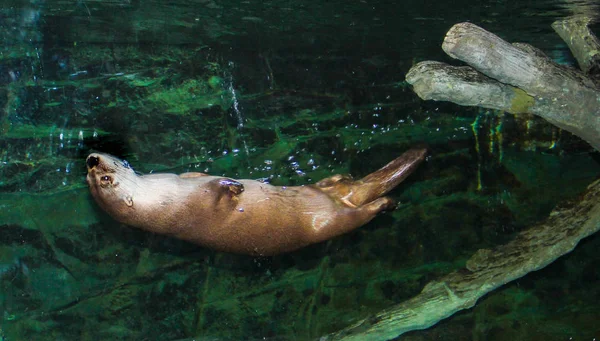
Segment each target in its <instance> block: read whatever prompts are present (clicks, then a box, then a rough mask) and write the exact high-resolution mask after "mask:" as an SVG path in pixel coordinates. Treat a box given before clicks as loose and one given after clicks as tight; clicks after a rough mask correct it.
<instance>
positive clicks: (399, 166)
mask: <svg viewBox="0 0 600 341" xmlns="http://www.w3.org/2000/svg"><path fill="white" fill-rule="evenodd" d="M426 154H427V148H424V147H417V148H413V149H410V150H408V151H406V152H405V153H404V154H402V155H400V156H399V157H398V158H396V159H395V160H393V161H392V162H390V163H388V164H387V165H385V166H383V167H382V168H380V169H379V170H377V171H375V172H373V173H371V174H369V175H367V176H365V177H364V178H362V179H360V180H357V181H354V182H353V183H352V185H351V187H352V189H351V190H350V193H348V194H349V195H348V196H347V197H346V198H345V199H346V200H348V201H349V202H351V203H352V204H354V205H356V206H362V205H363V204H366V203H369V202H371V201H373V200H375V199H377V198H379V197H382V196H384V195H385V194H386V193H388V192H389V191H391V190H392V189H394V187H396V186H398V184H400V183H401V182H402V181H404V179H406V178H407V177H408V176H409V175H410V174H411V173H412V172H414V170H415V169H416V168H417V167H418V166H419V164H420V163H421V162H422V161H423V160H425V156H426Z"/></svg>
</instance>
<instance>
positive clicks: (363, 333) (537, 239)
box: [321, 18, 600, 340]
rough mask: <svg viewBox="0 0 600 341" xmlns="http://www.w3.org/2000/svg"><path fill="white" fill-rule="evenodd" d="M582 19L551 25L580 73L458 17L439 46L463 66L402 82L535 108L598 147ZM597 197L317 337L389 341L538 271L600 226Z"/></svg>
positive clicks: (598, 190) (595, 187) (429, 91)
mask: <svg viewBox="0 0 600 341" xmlns="http://www.w3.org/2000/svg"><path fill="white" fill-rule="evenodd" d="M588 22H589V20H586V19H582V18H571V19H568V20H565V21H562V22H558V23H555V24H554V25H553V27H554V28H555V29H556V30H557V31H559V33H560V35H561V37H562V38H563V39H564V40H566V41H567V44H568V45H569V47H570V48H571V49H572V50H573V51H574V52H575V54H576V55H578V57H576V58H577V59H578V61H579V63H580V64H581V67H582V69H583V70H584V71H585V72H581V71H578V70H574V69H569V68H566V67H563V66H559V65H557V64H555V63H554V62H552V61H551V60H550V59H549V58H547V57H546V56H545V55H544V54H543V53H542V52H541V51H539V50H537V49H535V48H534V47H532V46H529V45H525V44H509V43H506V42H505V41H503V40H502V39H500V38H498V37H497V36H495V35H493V34H491V33H489V32H487V31H485V30H483V29H481V28H479V27H477V26H475V25H473V24H469V23H462V24H458V25H455V26H454V27H452V28H451V29H450V31H448V34H447V35H446V39H445V41H444V44H443V45H442V47H443V49H444V50H445V51H446V52H447V53H448V54H449V55H451V56H453V57H455V58H458V59H461V60H463V61H465V62H466V63H467V64H469V65H470V67H453V66H449V65H446V64H443V63H438V62H431V61H427V62H422V63H419V64H417V65H415V66H414V67H413V68H412V69H411V70H410V71H409V73H408V74H407V77H406V78H407V81H408V82H409V83H410V84H412V85H413V88H414V90H415V92H417V94H418V95H419V96H420V97H421V98H423V99H434V100H444V101H452V102H455V103H457V104H461V105H470V106H482V107H487V108H493V109H500V110H505V111H508V112H512V113H534V114H537V115H539V116H541V117H543V118H545V119H547V120H548V121H550V122H551V123H554V124H555V125H557V126H559V127H561V128H563V129H565V130H568V131H570V132H572V133H574V134H576V135H578V136H580V137H582V138H584V139H585V140H587V141H588V142H589V143H590V144H591V145H592V146H593V147H594V148H595V149H597V150H600V134H599V132H600V123H599V121H598V120H599V119H600V118H598V117H600V116H599V115H598V114H599V110H600V108H599V107H600V106H599V105H598V103H599V102H600V93H599V92H598V89H597V87H596V85H595V83H594V77H593V73H594V69H595V68H596V66H595V65H594V64H595V63H597V59H596V57H595V55H596V52H595V51H597V50H598V41H597V39H596V38H595V37H594V36H593V34H591V32H589V30H587V23H588ZM575 35H576V37H574V36H575ZM588 75H589V76H590V77H588ZM599 198H600V181H597V182H594V183H593V184H591V185H590V186H589V187H588V189H587V191H586V193H585V194H584V195H583V197H582V199H581V200H580V201H579V202H578V203H576V204H573V205H570V206H569V207H568V208H564V207H563V208H556V209H554V211H552V213H551V214H550V217H549V218H548V219H547V220H546V221H545V222H543V223H541V224H538V225H536V226H534V227H532V228H530V229H528V230H526V231H524V232H521V233H519V234H518V235H517V236H516V237H515V239H514V240H513V241H511V242H509V243H508V244H505V245H502V246H499V247H496V248H494V249H492V250H479V251H477V252H476V253H475V255H473V257H471V259H470V260H469V261H468V262H467V265H466V268H465V269H462V270H459V271H456V272H453V273H451V274H449V275H447V276H445V277H443V278H441V279H439V280H437V281H433V282H430V283H429V284H427V285H426V286H425V287H424V288H423V290H422V291H421V293H420V294H419V295H417V296H415V297H413V298H412V299H410V300H407V301H405V302H402V303H400V304H398V305H396V306H393V307H391V308H388V309H386V310H384V311H381V312H379V313H377V314H375V315H373V316H371V317H368V318H366V319H364V320H361V321H359V322H357V323H355V324H354V325H351V326H349V327H347V328H345V329H343V330H341V331H339V332H337V333H334V334H331V335H328V336H325V337H322V338H321V340H389V339H392V338H395V337H397V336H399V335H401V334H403V333H406V332H409V331H413V330H419V329H425V328H428V327H430V326H433V325H434V324H436V323H437V322H439V321H440V320H442V319H445V318H447V317H449V316H452V315H453V314H454V313H456V312H458V311H460V310H463V309H468V308H471V307H473V306H474V305H475V303H476V302H477V300H478V299H479V298H481V297H482V296H484V295H485V294H487V293H489V292H490V291H492V290H494V289H496V288H498V287H500V286H502V285H504V284H506V283H508V282H510V281H513V280H515V279H517V278H520V277H522V276H524V275H526V274H527V273H529V272H532V271H536V270H539V269H541V268H543V267H545V266H546V265H548V264H550V263H552V262H553V261H555V260H556V259H557V258H559V257H561V256H562V255H565V254H567V253H569V252H570V251H571V250H573V249H574V248H575V246H576V245H577V243H578V242H579V241H580V240H581V239H583V238H585V237H587V236H589V235H591V234H593V233H595V232H597V231H598V230H600V201H599V200H598V199H599Z"/></svg>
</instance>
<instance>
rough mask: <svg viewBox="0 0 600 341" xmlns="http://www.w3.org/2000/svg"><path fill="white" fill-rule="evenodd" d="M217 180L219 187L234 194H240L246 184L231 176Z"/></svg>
mask: <svg viewBox="0 0 600 341" xmlns="http://www.w3.org/2000/svg"><path fill="white" fill-rule="evenodd" d="M217 181H218V183H219V187H221V188H223V189H224V190H226V191H228V192H229V193H230V194H232V195H238V194H241V193H242V192H243V191H244V185H242V184H241V183H240V182H239V181H235V180H233V179H229V178H224V179H218V180H217Z"/></svg>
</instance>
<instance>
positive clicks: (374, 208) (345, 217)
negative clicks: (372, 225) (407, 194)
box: [310, 197, 396, 243]
mask: <svg viewBox="0 0 600 341" xmlns="http://www.w3.org/2000/svg"><path fill="white" fill-rule="evenodd" d="M395 206H396V203H395V202H394V200H392V199H391V198H389V197H381V198H377V199H375V200H373V201H371V202H369V203H367V204H365V205H362V206H360V207H355V208H351V207H344V208H343V209H341V210H340V211H339V212H336V213H335V215H336V217H335V218H334V220H335V221H334V222H333V223H330V224H326V225H324V226H322V227H320V228H315V229H312V230H311V236H310V240H311V241H310V242H311V243H318V242H322V241H325V240H328V239H331V238H334V237H337V236H340V235H342V234H345V233H348V232H350V231H352V230H355V229H357V228H359V227H361V226H363V225H365V224H366V223H368V222H369V221H371V220H372V219H373V218H375V216H377V214H379V213H380V212H383V211H386V210H390V209H393V208H394V207H395Z"/></svg>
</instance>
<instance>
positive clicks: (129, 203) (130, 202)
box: [123, 195, 133, 207]
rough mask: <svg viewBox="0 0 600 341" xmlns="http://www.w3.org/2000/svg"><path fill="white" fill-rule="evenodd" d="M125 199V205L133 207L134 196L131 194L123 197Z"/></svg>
mask: <svg viewBox="0 0 600 341" xmlns="http://www.w3.org/2000/svg"><path fill="white" fill-rule="evenodd" d="M123 201H125V205H127V207H133V197H132V196H131V195H128V196H126V197H125V198H123Z"/></svg>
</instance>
